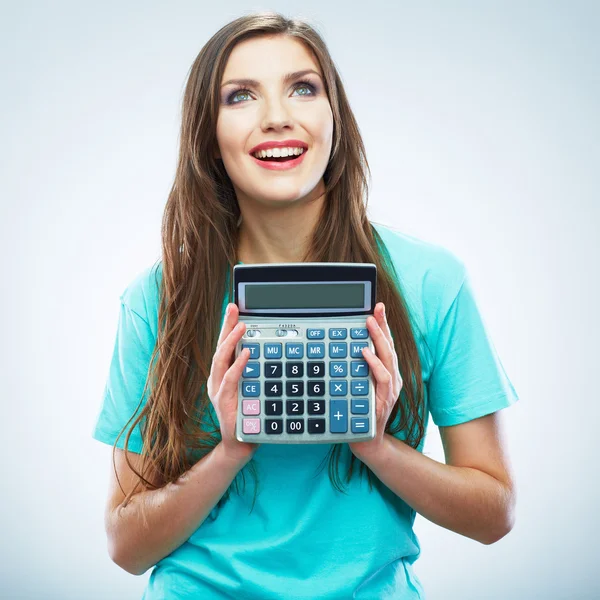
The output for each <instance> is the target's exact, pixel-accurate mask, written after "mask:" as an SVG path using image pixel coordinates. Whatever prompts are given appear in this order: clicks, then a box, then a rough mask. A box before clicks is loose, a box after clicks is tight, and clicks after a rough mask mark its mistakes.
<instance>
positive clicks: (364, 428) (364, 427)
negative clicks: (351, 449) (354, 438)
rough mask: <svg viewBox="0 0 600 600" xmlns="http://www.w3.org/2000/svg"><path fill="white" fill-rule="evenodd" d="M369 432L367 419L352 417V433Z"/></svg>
mask: <svg viewBox="0 0 600 600" xmlns="http://www.w3.org/2000/svg"><path fill="white" fill-rule="evenodd" d="M368 431H369V419H362V418H358V417H354V418H353V419H352V433H367V432H368Z"/></svg>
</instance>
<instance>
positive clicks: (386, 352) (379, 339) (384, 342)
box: [367, 316, 395, 373]
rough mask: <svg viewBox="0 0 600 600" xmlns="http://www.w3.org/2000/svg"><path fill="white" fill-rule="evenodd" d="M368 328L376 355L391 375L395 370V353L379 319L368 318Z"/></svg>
mask: <svg viewBox="0 0 600 600" xmlns="http://www.w3.org/2000/svg"><path fill="white" fill-rule="evenodd" d="M367 327H368V328H369V332H370V334H371V339H372V340H373V344H374V345H375V353H376V354H377V356H379V357H380V358H381V361H382V362H383V364H384V365H385V367H386V368H387V369H388V371H389V372H390V373H393V372H394V370H395V362H394V354H395V352H394V351H393V349H392V347H391V346H390V342H389V341H388V339H387V337H386V336H385V334H384V333H383V331H382V329H381V327H379V324H378V323H377V319H376V318H375V317H371V316H369V317H367Z"/></svg>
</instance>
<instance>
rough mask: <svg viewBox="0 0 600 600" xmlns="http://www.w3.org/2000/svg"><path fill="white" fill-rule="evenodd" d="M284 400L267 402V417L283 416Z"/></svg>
mask: <svg viewBox="0 0 600 600" xmlns="http://www.w3.org/2000/svg"><path fill="white" fill-rule="evenodd" d="M282 414H283V400H265V415H282Z"/></svg>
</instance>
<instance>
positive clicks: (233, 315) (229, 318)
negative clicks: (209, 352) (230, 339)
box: [217, 302, 240, 349]
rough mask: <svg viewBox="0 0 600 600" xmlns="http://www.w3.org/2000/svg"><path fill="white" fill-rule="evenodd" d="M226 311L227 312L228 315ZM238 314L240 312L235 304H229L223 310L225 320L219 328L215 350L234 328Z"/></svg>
mask: <svg viewBox="0 0 600 600" xmlns="http://www.w3.org/2000/svg"><path fill="white" fill-rule="evenodd" d="M227 311H229V314H228V313H227ZM239 313H240V311H239V309H238V307H237V304H234V303H233V302H230V303H229V304H228V305H227V307H226V308H225V318H224V319H223V326H222V327H221V333H220V334H219V339H218V341H217V349H218V348H219V346H220V345H221V344H222V343H223V341H224V340H225V338H226V337H227V336H228V335H229V334H230V333H231V330H232V329H233V328H234V327H235V325H236V323H237V322H238V316H239Z"/></svg>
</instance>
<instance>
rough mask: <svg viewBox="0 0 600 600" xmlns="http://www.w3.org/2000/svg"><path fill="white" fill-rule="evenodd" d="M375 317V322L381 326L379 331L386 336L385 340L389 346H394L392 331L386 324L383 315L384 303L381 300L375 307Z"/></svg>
mask: <svg viewBox="0 0 600 600" xmlns="http://www.w3.org/2000/svg"><path fill="white" fill-rule="evenodd" d="M375 318H376V319H377V323H378V324H379V327H381V331H383V335H385V337H386V338H387V341H388V342H389V344H390V347H391V348H392V349H393V348H394V339H393V338H392V332H391V330H390V327H389V325H388V322H387V319H386V317H385V305H384V303H383V302H380V303H379V304H378V305H377V306H376V307H375Z"/></svg>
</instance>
